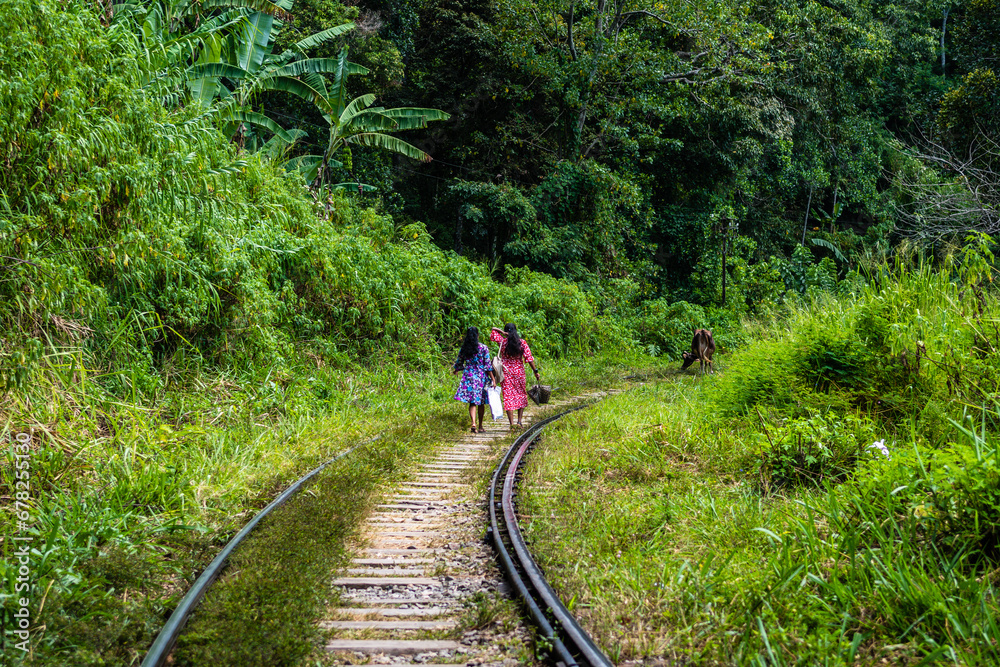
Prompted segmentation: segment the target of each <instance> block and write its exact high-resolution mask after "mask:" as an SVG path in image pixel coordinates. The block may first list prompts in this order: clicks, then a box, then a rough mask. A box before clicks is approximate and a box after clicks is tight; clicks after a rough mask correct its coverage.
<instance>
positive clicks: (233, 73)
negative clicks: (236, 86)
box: [187, 63, 249, 80]
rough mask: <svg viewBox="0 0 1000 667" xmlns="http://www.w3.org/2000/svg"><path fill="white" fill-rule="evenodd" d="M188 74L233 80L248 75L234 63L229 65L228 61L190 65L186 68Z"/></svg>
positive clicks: (196, 76)
mask: <svg viewBox="0 0 1000 667" xmlns="http://www.w3.org/2000/svg"><path fill="white" fill-rule="evenodd" d="M187 73H188V76H191V77H194V78H198V79H201V78H205V77H212V78H219V77H222V76H224V77H226V78H229V79H233V80H239V79H243V78H246V77H247V76H249V72H247V71H246V70H243V69H240V68H239V67H236V66H235V65H230V64H228V63H205V64H203V65H192V66H191V67H189V68H188V70H187Z"/></svg>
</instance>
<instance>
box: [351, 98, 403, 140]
mask: <svg viewBox="0 0 1000 667" xmlns="http://www.w3.org/2000/svg"><path fill="white" fill-rule="evenodd" d="M352 104H353V102H352ZM344 113H345V114H346V113H347V112H346V111H345V112H344ZM341 118H343V116H341ZM340 126H341V127H342V128H346V130H347V131H350V133H352V134H357V133H358V132H381V131H384V130H398V129H399V124H398V123H397V122H396V121H395V120H394V119H392V118H389V117H388V116H383V115H382V114H380V113H374V112H372V110H371V109H368V110H366V111H362V112H361V113H359V114H357V115H355V116H354V117H353V118H351V119H350V121H347V122H345V121H343V120H342V121H341V123H340ZM345 133H346V131H345Z"/></svg>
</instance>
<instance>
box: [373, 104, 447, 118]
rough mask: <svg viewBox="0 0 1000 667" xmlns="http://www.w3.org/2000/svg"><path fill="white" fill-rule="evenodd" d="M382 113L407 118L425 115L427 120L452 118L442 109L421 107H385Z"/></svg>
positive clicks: (391, 116) (392, 116)
mask: <svg viewBox="0 0 1000 667" xmlns="http://www.w3.org/2000/svg"><path fill="white" fill-rule="evenodd" d="M382 113H383V114H384V115H386V116H389V117H390V118H405V117H409V116H423V117H424V119H425V120H448V119H449V118H451V114H450V113H446V112H444V111H441V110H440V109H421V108H418V107H395V108H393V109H385V110H384V111H382Z"/></svg>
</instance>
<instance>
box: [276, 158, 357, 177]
mask: <svg viewBox="0 0 1000 667" xmlns="http://www.w3.org/2000/svg"><path fill="white" fill-rule="evenodd" d="M322 163H323V156H322V155H300V156H298V157H293V158H292V159H291V160H286V161H285V169H286V170H289V171H297V172H299V173H301V174H302V175H303V176H304V177H305V179H306V183H312V182H313V181H315V180H316V174H317V173H319V166H320V165H321V164H322ZM328 164H332V165H334V166H337V167H342V166H344V165H343V164H341V163H340V162H337V161H336V160H328Z"/></svg>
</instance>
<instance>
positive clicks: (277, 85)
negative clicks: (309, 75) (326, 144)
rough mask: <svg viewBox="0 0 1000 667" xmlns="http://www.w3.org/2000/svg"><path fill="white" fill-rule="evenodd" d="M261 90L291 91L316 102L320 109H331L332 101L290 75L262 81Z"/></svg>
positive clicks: (297, 95)
mask: <svg viewBox="0 0 1000 667" xmlns="http://www.w3.org/2000/svg"><path fill="white" fill-rule="evenodd" d="M259 85H260V89H261V90H276V91H282V92H286V93H291V94H293V95H295V96H296V97H299V98H301V99H303V100H305V101H307V102H312V103H314V104H315V105H316V106H317V107H318V108H319V109H320V110H322V111H326V112H329V111H331V106H330V102H329V101H328V100H327V99H326V96H324V95H323V94H321V93H320V92H319V91H318V90H316V89H315V88H313V87H312V86H310V85H308V84H306V83H305V82H304V81H300V80H299V79H293V78H291V77H288V76H275V77H270V78H268V79H264V80H263V81H261V82H260V84H259Z"/></svg>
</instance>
